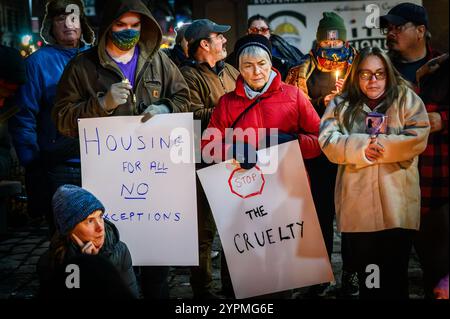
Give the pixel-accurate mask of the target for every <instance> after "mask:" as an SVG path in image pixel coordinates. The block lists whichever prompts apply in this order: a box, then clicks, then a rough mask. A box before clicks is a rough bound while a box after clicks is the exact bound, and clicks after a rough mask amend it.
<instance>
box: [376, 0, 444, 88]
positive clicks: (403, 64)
mask: <svg viewBox="0 0 450 319" xmlns="http://www.w3.org/2000/svg"><path fill="white" fill-rule="evenodd" d="M380 27H381V32H382V33H383V34H385V35H386V43H387V46H388V48H389V53H390V55H391V58H392V60H393V62H394V65H395V67H396V68H397V70H398V71H399V72H400V73H401V74H402V75H403V77H404V78H406V79H407V80H408V81H410V82H411V83H414V84H415V83H416V71H417V69H419V68H420V67H421V66H422V65H424V64H425V63H426V62H427V61H428V60H430V59H431V58H432V57H434V56H435V55H436V54H435V53H434V52H432V51H431V48H430V47H429V44H430V43H429V42H430V39H431V34H430V32H429V30H428V14H427V12H426V10H425V8H424V7H422V6H419V5H416V4H413V3H408V2H405V3H400V4H399V5H397V6H395V7H393V8H392V9H391V10H390V11H389V12H388V14H386V15H384V16H381V17H380Z"/></svg>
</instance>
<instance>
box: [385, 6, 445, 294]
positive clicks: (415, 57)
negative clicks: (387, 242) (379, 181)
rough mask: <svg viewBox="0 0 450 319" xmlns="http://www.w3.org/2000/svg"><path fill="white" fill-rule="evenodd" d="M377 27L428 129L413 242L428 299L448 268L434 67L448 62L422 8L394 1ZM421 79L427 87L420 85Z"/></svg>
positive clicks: (441, 123) (441, 124)
mask: <svg viewBox="0 0 450 319" xmlns="http://www.w3.org/2000/svg"><path fill="white" fill-rule="evenodd" d="M380 27H381V30H382V33H384V34H385V35H386V40H387V45H388V48H389V53H390V55H391V59H392V61H393V63H394V65H395V67H396V68H397V70H398V71H399V72H400V73H401V74H402V75H403V77H404V78H406V79H408V80H409V81H411V82H412V83H413V84H414V85H416V91H417V92H418V93H419V96H420V97H421V98H422V100H423V101H424V103H425V107H426V109H427V112H428V118H429V120H430V125H431V130H430V135H429V137H428V144H427V148H426V149H425V151H424V152H423V153H422V154H421V155H420V158H419V172H420V188H421V192H422V198H421V220H420V230H419V232H418V234H417V236H416V239H415V242H414V246H415V249H416V251H417V253H418V255H419V259H420V263H421V266H422V269H423V282H424V291H425V296H426V297H428V298H431V297H433V288H434V287H435V286H436V285H437V284H438V282H439V280H440V279H441V278H442V277H444V276H445V275H446V274H448V266H449V258H448V250H449V247H448V246H449V240H448V186H449V176H448V111H449V106H448V77H447V82H445V81H446V80H445V77H443V76H442V73H443V72H445V69H444V70H442V68H445V67H442V68H441V67H440V65H441V64H442V65H444V63H445V61H446V60H448V54H447V55H440V54H439V53H437V52H435V51H433V50H432V49H431V45H430V42H431V41H430V40H431V34H430V32H429V30H428V15H427V12H426V10H425V8H424V7H422V6H419V5H416V4H412V3H400V4H399V5H397V6H395V7H393V8H392V9H391V10H390V11H389V12H388V14H387V15H385V16H382V17H380ZM447 62H448V61H447ZM446 65H448V63H447V64H446ZM439 69H440V71H439V72H438V71H437V70H439ZM423 80H425V82H426V83H432V85H427V86H423V85H422V84H423ZM445 83H446V84H445ZM419 86H420V89H419ZM440 87H442V90H441V89H439V88H440ZM444 87H445V88H444ZM438 90H440V93H439V94H438V95H440V96H442V97H444V96H447V101H445V99H435V98H430V97H434V96H436V92H437V91H438ZM442 93H443V94H442ZM445 225H446V226H445Z"/></svg>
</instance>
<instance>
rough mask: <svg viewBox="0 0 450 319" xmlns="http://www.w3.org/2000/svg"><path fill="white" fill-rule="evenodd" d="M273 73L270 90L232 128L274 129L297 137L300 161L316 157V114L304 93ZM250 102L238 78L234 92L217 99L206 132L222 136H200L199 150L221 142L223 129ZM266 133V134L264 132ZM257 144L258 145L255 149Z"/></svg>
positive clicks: (317, 131)
mask: <svg viewBox="0 0 450 319" xmlns="http://www.w3.org/2000/svg"><path fill="white" fill-rule="evenodd" d="M273 70H274V71H275V72H276V73H277V76H276V77H275V79H274V80H273V82H272V84H271V85H270V87H269V89H268V90H267V91H266V92H265V93H264V94H262V95H261V96H259V97H258V98H260V99H261V101H260V102H259V103H257V104H256V105H255V106H253V107H252V108H251V109H250V110H249V111H248V112H247V113H246V114H245V115H244V116H243V117H241V119H240V120H239V121H238V122H237V123H236V125H235V129H236V128H241V129H243V130H245V129H248V128H253V129H258V128H266V129H268V128H277V129H278V130H279V132H280V133H288V134H295V135H297V136H298V140H299V142H300V148H301V151H302V155H303V158H305V159H310V158H314V157H317V156H319V155H320V153H321V150H320V146H319V143H318V141H317V138H318V135H319V125H320V118H319V116H318V115H317V112H316V111H315V109H314V107H313V106H312V105H311V103H310V102H309V100H308V98H306V97H305V95H304V94H303V92H301V91H300V90H299V89H298V88H297V87H295V86H292V85H288V84H285V83H283V82H282V81H281V76H280V73H279V72H278V71H277V70H275V69H273ZM253 101H254V100H250V99H248V98H247V96H246V95H245V90H244V80H243V78H242V76H241V75H239V77H238V79H237V81H236V89H235V90H234V91H233V92H230V93H227V94H225V95H223V96H222V97H221V98H220V100H219V103H218V105H217V106H216V108H215V109H214V112H213V113H212V115H211V120H210V122H209V125H208V129H210V128H215V129H218V130H219V131H220V132H221V136H219V135H217V134H216V135H214V136H212V137H209V138H208V136H207V134H205V135H203V140H202V148H204V147H205V146H206V145H207V144H208V143H210V142H215V143H216V142H217V143H222V141H223V140H222V137H224V136H225V128H229V127H231V125H232V124H233V122H234V121H235V120H236V118H237V117H238V116H239V114H240V113H242V112H243V111H244V110H245V109H246V108H247V107H248V106H249V105H250V104H251V103H252V102H253ZM267 132H269V131H268V130H267ZM219 139H220V140H219ZM256 140H258V141H262V140H265V139H264V138H263V137H261V138H259V136H258V137H257V139H256ZM250 143H251V142H250ZM252 144H254V143H252ZM260 145H261V143H259V145H258V146H260ZM254 146H256V145H254ZM208 148H209V147H208ZM225 148H227V147H225ZM257 148H259V147H257ZM222 154H226V149H224V150H223V153H222ZM211 155H212V154H211ZM213 157H215V156H213Z"/></svg>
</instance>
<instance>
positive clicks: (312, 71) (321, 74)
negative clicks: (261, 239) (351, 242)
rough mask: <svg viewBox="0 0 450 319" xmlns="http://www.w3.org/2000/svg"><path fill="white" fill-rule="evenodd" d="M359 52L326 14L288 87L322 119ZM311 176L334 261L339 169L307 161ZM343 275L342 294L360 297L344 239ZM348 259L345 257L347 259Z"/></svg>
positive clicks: (322, 289) (314, 293) (316, 289)
mask: <svg viewBox="0 0 450 319" xmlns="http://www.w3.org/2000/svg"><path fill="white" fill-rule="evenodd" d="M355 56H356V50H355V49H354V48H353V47H351V46H350V45H349V43H348V41H347V30H346V28H345V24H344V20H343V19H342V18H341V17H340V16H339V15H338V14H336V13H334V12H324V13H323V18H322V19H321V20H320V22H319V26H318V28H317V33H316V44H315V46H314V47H313V48H312V50H311V51H310V52H309V55H308V57H307V58H306V59H305V60H304V61H303V63H302V64H300V65H299V66H297V67H294V68H292V69H291V70H290V71H289V74H288V76H287V78H286V83H288V84H292V85H295V86H297V87H298V88H299V89H301V90H302V91H303V92H304V93H305V94H306V95H307V96H308V97H309V98H310V99H311V103H312V105H313V106H314V108H315V109H316V111H317V113H318V114H319V116H322V115H323V114H324V112H325V109H326V107H327V105H328V103H329V102H330V101H331V100H332V99H333V98H334V96H335V94H336V93H338V92H339V91H340V90H341V88H342V86H343V83H344V79H345V78H346V77H347V75H348V74H349V73H350V70H351V65H352V63H353V59H354V57H355ZM305 166H306V169H307V171H308V174H309V176H310V181H311V192H312V194H313V199H314V204H315V206H316V210H317V215H318V217H319V223H320V228H321V229H322V234H323V237H324V240H325V244H326V246H327V252H328V255H329V257H330V258H331V254H332V250H333V219H334V214H335V207H334V186H335V178H336V173H337V166H336V165H335V164H333V163H331V162H330V161H328V159H327V158H326V157H325V156H324V155H323V154H322V155H321V156H319V157H317V158H314V159H312V160H305ZM342 242H343V244H342V249H341V251H342V252H343V275H342V292H343V295H344V296H348V297H350V296H354V295H356V294H357V293H358V289H359V288H358V286H357V284H356V283H357V278H356V277H355V275H356V272H354V271H353V270H351V269H347V268H348V267H347V264H346V263H345V258H344V257H345V256H346V255H348V253H347V254H346V253H345V239H344V238H343V240H342ZM344 255H345V256H344ZM327 289H328V288H327V285H326V284H322V285H316V286H312V287H311V289H310V290H309V294H310V296H311V297H318V296H319V297H323V296H325V295H326V293H327Z"/></svg>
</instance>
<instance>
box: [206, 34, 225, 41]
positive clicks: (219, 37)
mask: <svg viewBox="0 0 450 319" xmlns="http://www.w3.org/2000/svg"><path fill="white" fill-rule="evenodd" d="M214 38H216V39H219V41H223V40H224V39H225V37H224V36H223V34H222V33H220V34H218V35H216V36H212V37H208V39H214Z"/></svg>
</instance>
